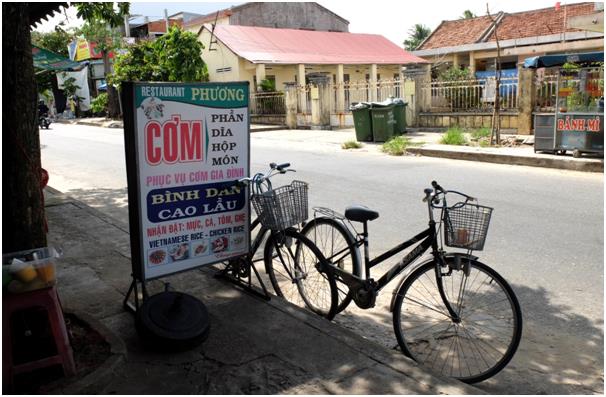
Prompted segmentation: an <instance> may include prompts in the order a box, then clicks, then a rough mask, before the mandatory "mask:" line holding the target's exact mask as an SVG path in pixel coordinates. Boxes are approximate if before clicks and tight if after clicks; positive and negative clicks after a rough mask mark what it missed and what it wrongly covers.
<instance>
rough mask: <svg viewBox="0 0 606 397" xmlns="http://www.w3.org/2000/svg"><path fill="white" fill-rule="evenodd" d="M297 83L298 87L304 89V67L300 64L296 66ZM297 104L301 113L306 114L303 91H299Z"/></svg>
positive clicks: (305, 95) (305, 99)
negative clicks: (299, 105)
mask: <svg viewBox="0 0 606 397" xmlns="http://www.w3.org/2000/svg"><path fill="white" fill-rule="evenodd" d="M297 81H298V82H299V86H300V87H303V88H304V87H305V65H304V64H302V63H300V64H298V65H297ZM299 103H300V104H301V113H307V111H308V109H307V94H306V93H305V90H299Z"/></svg>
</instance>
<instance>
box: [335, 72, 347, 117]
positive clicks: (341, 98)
mask: <svg viewBox="0 0 606 397" xmlns="http://www.w3.org/2000/svg"><path fill="white" fill-rule="evenodd" d="M344 112H345V68H344V67H343V65H342V64H341V65H337V109H336V113H337V114H338V113H344Z"/></svg>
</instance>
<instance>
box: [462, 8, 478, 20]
mask: <svg viewBox="0 0 606 397" xmlns="http://www.w3.org/2000/svg"><path fill="white" fill-rule="evenodd" d="M475 17H477V15H476V14H474V13H473V12H471V11H469V10H465V11H463V15H461V16H460V17H459V19H471V18H475Z"/></svg>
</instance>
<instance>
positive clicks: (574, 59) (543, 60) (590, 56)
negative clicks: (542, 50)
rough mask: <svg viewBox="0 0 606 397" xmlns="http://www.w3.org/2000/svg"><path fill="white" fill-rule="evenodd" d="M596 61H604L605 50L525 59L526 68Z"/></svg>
mask: <svg viewBox="0 0 606 397" xmlns="http://www.w3.org/2000/svg"><path fill="white" fill-rule="evenodd" d="M594 62H604V52H603V51H602V52H585V53H582V54H557V55H543V56H538V57H531V58H526V59H525V60H524V67H525V68H550V67H554V66H562V65H564V64H565V63H576V64H580V65H588V64H591V63H594Z"/></svg>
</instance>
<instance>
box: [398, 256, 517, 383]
mask: <svg viewBox="0 0 606 397" xmlns="http://www.w3.org/2000/svg"><path fill="white" fill-rule="evenodd" d="M449 266H450V267H451V269H452V272H450V273H449V274H447V275H442V277H441V278H440V280H441V281H440V282H442V286H443V290H444V292H445V293H446V297H447V299H448V301H449V303H450V304H451V305H452V307H453V309H454V310H455V311H456V312H457V313H459V315H460V319H459V320H457V321H456V322H454V321H452V319H451V318H450V316H449V314H448V313H446V312H444V310H445V307H444V304H443V303H442V302H441V301H442V299H441V297H440V294H439V291H438V289H437V284H436V283H435V265H434V264H432V263H429V264H426V265H424V266H422V267H420V268H418V269H416V270H415V271H414V272H413V273H412V274H411V275H410V276H409V277H408V278H407V279H406V281H405V282H404V284H403V286H402V287H401V289H400V291H399V292H398V296H397V298H396V307H395V308H394V309H395V310H394V321H396V320H397V323H396V322H394V324H396V326H395V331H396V334H397V335H398V341H399V342H400V345H401V347H402V351H403V352H404V353H406V354H407V355H409V356H411V357H412V358H413V359H415V360H416V361H418V362H419V363H421V364H423V365H425V366H427V367H429V368H431V369H433V370H435V371H437V372H439V373H441V374H443V375H447V376H452V377H455V378H459V379H461V380H463V381H466V382H476V381H478V380H482V379H486V378H487V377H490V376H492V375H494V374H495V373H497V372H498V371H499V370H501V369H502V367H503V366H504V365H505V364H506V363H507V362H508V361H509V360H510V359H511V357H512V356H513V354H514V353H515V349H516V348H517V344H518V343H519V335H520V331H521V316H520V313H519V311H518V309H517V306H515V305H517V302H516V300H515V296H513V295H512V294H511V293H510V289H508V288H509V287H504V283H505V281H504V280H503V279H502V278H501V277H500V276H498V274H496V272H494V270H491V269H490V268H487V267H486V266H485V265H481V264H477V262H473V263H470V273H469V277H467V275H466V274H465V273H464V272H463V271H460V270H456V269H455V268H454V267H452V266H451V265H450V264H449ZM432 276H433V277H432ZM447 277H450V280H448V279H447ZM432 279H433V280H434V281H433V282H428V280H432ZM434 302H438V304H436V303H434ZM514 302H516V303H515V304H514Z"/></svg>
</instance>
